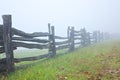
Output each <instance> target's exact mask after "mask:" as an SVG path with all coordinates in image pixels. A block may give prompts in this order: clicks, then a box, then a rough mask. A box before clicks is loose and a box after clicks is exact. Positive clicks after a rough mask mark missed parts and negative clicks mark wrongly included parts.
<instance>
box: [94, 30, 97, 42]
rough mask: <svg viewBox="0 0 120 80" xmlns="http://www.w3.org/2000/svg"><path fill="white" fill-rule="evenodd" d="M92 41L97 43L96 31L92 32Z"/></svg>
mask: <svg viewBox="0 0 120 80" xmlns="http://www.w3.org/2000/svg"><path fill="white" fill-rule="evenodd" d="M93 40H94V43H97V32H96V31H93Z"/></svg>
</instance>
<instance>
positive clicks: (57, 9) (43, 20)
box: [0, 0, 120, 36]
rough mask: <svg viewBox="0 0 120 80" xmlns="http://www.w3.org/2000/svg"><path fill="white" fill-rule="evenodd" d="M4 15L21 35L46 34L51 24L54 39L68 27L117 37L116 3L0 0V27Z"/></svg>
mask: <svg viewBox="0 0 120 80" xmlns="http://www.w3.org/2000/svg"><path fill="white" fill-rule="evenodd" d="M5 14H11V15H12V26H13V27H15V28H17V29H19V30H22V31H25V32H46V31H48V23H51V25H53V26H55V33H56V35H63V36H64V35H66V32H67V31H66V29H67V27H68V26H74V27H75V29H76V30H80V29H81V28H83V27H85V28H86V29H87V31H89V32H92V31H94V30H100V31H103V32H110V33H120V0H0V16H1V18H0V24H2V15H5Z"/></svg>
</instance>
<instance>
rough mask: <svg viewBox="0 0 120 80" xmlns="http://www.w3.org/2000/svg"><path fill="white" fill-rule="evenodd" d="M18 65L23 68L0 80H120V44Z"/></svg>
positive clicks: (88, 48) (86, 48)
mask: <svg viewBox="0 0 120 80" xmlns="http://www.w3.org/2000/svg"><path fill="white" fill-rule="evenodd" d="M34 53H35V52H34ZM16 65H17V66H21V68H19V69H18V70H16V71H15V72H13V73H10V74H8V75H4V76H3V75H2V76H1V79H0V80H120V41H109V42H104V43H99V44H94V45H91V46H88V47H84V48H81V49H78V50H76V51H74V52H71V53H66V54H64V55H60V56H55V57H53V58H52V59H47V60H38V61H34V62H29V63H28V62H24V63H20V64H16Z"/></svg>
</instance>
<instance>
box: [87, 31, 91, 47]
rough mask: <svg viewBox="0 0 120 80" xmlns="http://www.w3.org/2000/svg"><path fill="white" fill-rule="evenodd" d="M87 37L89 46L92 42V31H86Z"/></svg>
mask: <svg viewBox="0 0 120 80" xmlns="http://www.w3.org/2000/svg"><path fill="white" fill-rule="evenodd" d="M86 38H87V41H86V42H87V46H88V45H90V44H91V39H90V32H87V33H86Z"/></svg>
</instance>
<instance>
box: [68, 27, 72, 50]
mask: <svg viewBox="0 0 120 80" xmlns="http://www.w3.org/2000/svg"><path fill="white" fill-rule="evenodd" d="M67 38H68V46H70V42H71V41H70V26H68V29H67ZM69 51H70V48H69V49H68V52H69Z"/></svg>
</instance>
